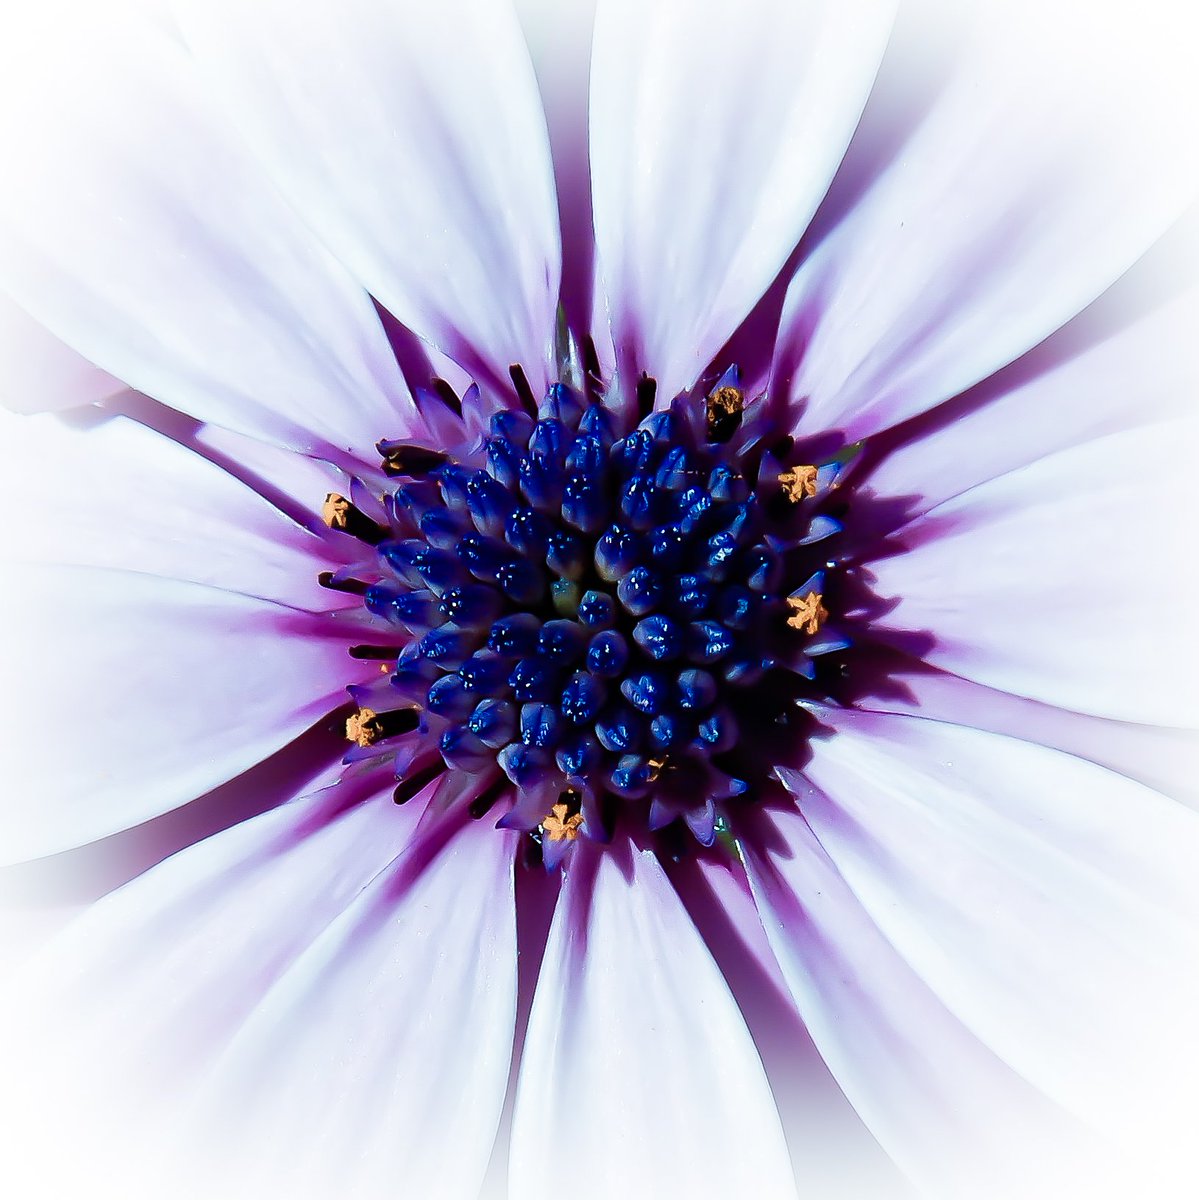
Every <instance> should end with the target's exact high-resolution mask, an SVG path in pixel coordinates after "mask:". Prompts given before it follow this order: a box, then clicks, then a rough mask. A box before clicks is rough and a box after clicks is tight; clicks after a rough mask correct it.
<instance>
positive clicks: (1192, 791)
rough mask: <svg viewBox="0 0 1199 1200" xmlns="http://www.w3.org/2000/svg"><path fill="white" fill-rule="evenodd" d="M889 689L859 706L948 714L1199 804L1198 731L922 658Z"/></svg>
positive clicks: (892, 679) (894, 674) (897, 674)
mask: <svg viewBox="0 0 1199 1200" xmlns="http://www.w3.org/2000/svg"><path fill="white" fill-rule="evenodd" d="M887 680H888V683H889V684H890V685H891V686H889V687H888V688H887V689H886V691H885V693H882V692H880V693H879V694H878V695H872V696H865V697H863V698H861V699H860V700H857V701H855V704H854V707H855V708H858V709H862V710H865V711H869V712H883V713H900V714H906V715H909V716H917V717H928V718H929V719H931V720H934V721H949V722H951V723H953V724H957V725H969V726H970V727H971V728H972V729H985V730H987V731H989V732H991V733H1003V734H1007V735H1008V736H1009V737H1014V738H1019V739H1020V740H1021V741H1025V742H1035V743H1036V744H1037V745H1039V746H1048V747H1049V748H1050V749H1053V750H1064V751H1066V753H1067V754H1074V755H1077V756H1078V757H1079V758H1085V759H1088V760H1090V761H1091V762H1094V763H1098V764H1099V765H1100V766H1103V767H1107V768H1108V769H1109V770H1111V771H1117V772H1119V773H1120V774H1121V775H1127V776H1128V777H1129V778H1130V779H1135V780H1137V781H1138V782H1140V783H1143V784H1145V785H1147V786H1148V787H1151V788H1154V789H1155V790H1156V791H1159V792H1161V793H1162V794H1163V795H1166V796H1170V797H1171V798H1172V799H1174V800H1178V801H1180V802H1181V803H1183V804H1185V805H1187V806H1188V807H1189V808H1193V809H1196V810H1199V731H1195V730H1187V729H1163V728H1161V727H1160V726H1156V725H1141V724H1136V723H1133V722H1129V721H1108V720H1104V719H1102V718H1100V717H1094V716H1091V715H1090V714H1088V713H1076V712H1071V711H1070V710H1069V709H1066V708H1058V707H1056V706H1054V705H1051V704H1043V703H1042V702H1040V701H1038V700H1029V699H1027V698H1026V697H1023V696H1013V695H1011V694H1010V693H1009V692H1001V691H998V690H996V689H995V688H989V687H985V686H984V685H983V684H981V683H975V682H974V681H973V680H970V679H963V678H962V677H961V676H960V675H952V674H950V673H949V672H947V671H937V670H929V669H928V668H927V667H925V666H923V665H918V666H915V667H912V668H910V669H904V668H895V669H892V670H890V671H889V672H888V675H887Z"/></svg>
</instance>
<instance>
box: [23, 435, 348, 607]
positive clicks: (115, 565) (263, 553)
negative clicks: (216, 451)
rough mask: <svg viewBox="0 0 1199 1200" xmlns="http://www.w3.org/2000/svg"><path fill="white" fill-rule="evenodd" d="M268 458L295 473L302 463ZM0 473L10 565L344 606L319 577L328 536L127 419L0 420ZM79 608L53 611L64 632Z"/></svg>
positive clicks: (320, 493)
mask: <svg viewBox="0 0 1199 1200" xmlns="http://www.w3.org/2000/svg"><path fill="white" fill-rule="evenodd" d="M251 445H255V444H253V443H251ZM255 448H256V449H257V446H255ZM259 453H261V451H259ZM276 454H278V455H280V456H283V457H286V458H287V459H291V460H294V461H295V462H296V464H297V468H299V469H301V470H303V466H302V464H306V463H307V462H308V461H309V460H307V459H302V458H301V457H300V456H298V455H295V454H291V453H290V452H286V451H276ZM0 469H2V470H3V474H4V478H5V481H6V483H7V485H8V487H9V489H10V494H11V495H12V496H13V497H19V498H20V503H19V508H18V510H17V511H16V512H15V515H14V516H13V517H11V518H10V519H9V521H7V522H6V523H5V526H4V528H3V530H0V552H2V553H3V555H4V560H5V561H6V562H7V563H10V564H17V563H42V564H61V565H69V566H88V567H105V568H112V569H114V570H124V571H136V572H139V573H142V574H147V575H156V576H160V577H162V578H164V579H175V580H185V581H188V582H192V583H202V584H206V585H210V586H212V587H217V588H224V589H227V590H229V591H234V592H241V593H243V594H245V595H247V596H257V597H261V598H263V599H268V600H274V601H278V602H279V603H280V604H284V605H287V606H289V607H292V608H303V609H308V610H310V611H316V612H319V611H324V610H326V609H330V608H334V607H338V606H339V601H340V602H341V603H342V604H344V603H345V597H343V596H342V597H339V596H335V595H333V594H332V593H330V592H328V591H326V590H325V589H323V588H321V587H320V586H319V585H318V583H317V580H316V577H317V575H318V573H319V572H320V571H322V570H325V569H326V568H327V567H328V565H329V560H330V558H331V557H332V556H333V555H334V554H335V553H336V551H335V550H333V549H331V546H330V541H331V540H330V539H326V538H322V537H320V536H317V535H316V534H313V533H309V532H307V531H306V530H305V529H302V528H301V527H300V526H298V525H297V524H296V523H295V522H293V521H291V520H290V519H288V518H287V517H285V516H284V515H283V513H282V512H280V511H279V509H277V508H276V507H275V506H274V505H272V504H270V503H268V502H267V501H266V500H264V499H263V498H262V496H260V495H257V494H256V493H255V492H254V491H252V490H251V489H250V488H249V487H248V486H247V485H246V484H244V483H241V482H239V481H238V480H237V479H235V478H234V477H233V476H232V475H230V474H228V473H227V472H226V471H224V470H222V469H221V468H220V467H218V466H216V465H214V464H213V463H212V462H209V461H208V460H206V459H204V458H202V457H200V455H198V454H196V453H193V452H192V451H191V450H188V449H185V448H184V447H183V446H181V445H179V444H178V443H176V442H173V441H171V440H170V439H168V438H166V437H163V436H162V435H161V434H158V433H155V432H153V431H152V430H150V429H147V428H146V427H145V426H143V425H139V424H136V423H134V422H133V421H130V420H127V419H125V418H124V417H112V418H109V419H106V420H102V421H101V422H99V423H97V424H85V425H72V424H67V423H66V422H65V421H63V420H61V419H59V418H57V417H55V416H53V415H50V414H43V415H39V416H29V417H19V416H11V415H9V414H7V413H0ZM327 478H328V477H327V476H326V477H325V478H324V479H322V478H320V477H318V476H314V477H313V478H312V485H313V486H312V491H311V493H310V494H308V495H307V496H306V497H304V500H305V501H306V505H307V509H308V513H309V514H310V515H311V516H312V517H314V518H315V515H316V513H317V512H319V510H320V507H321V504H322V502H323V501H324V498H325V490H326V489H327V487H328V484H327V482H325V479H327ZM322 485H323V486H322ZM78 602H79V601H78V598H71V599H69V600H67V602H66V607H65V608H60V609H59V611H58V613H57V619H58V620H59V621H60V622H61V628H63V629H64V630H65V629H69V624H70V614H71V612H72V611H73V609H74V606H75V605H77V604H78Z"/></svg>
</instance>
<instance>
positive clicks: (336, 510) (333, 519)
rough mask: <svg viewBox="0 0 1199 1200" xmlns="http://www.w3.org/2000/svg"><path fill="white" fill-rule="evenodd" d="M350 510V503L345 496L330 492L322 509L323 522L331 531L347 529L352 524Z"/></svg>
mask: <svg viewBox="0 0 1199 1200" xmlns="http://www.w3.org/2000/svg"><path fill="white" fill-rule="evenodd" d="M350 508H351V505H350V502H349V501H348V500H347V499H346V498H345V497H344V496H339V495H338V494H337V493H336V492H330V493H329V494H328V495H327V496H326V497H325V503H324V506H323V507H322V508H321V520H322V521H324V522H325V524H326V525H328V526H329V528H330V529H345V527H346V526H347V525H348V524H349V523H350Z"/></svg>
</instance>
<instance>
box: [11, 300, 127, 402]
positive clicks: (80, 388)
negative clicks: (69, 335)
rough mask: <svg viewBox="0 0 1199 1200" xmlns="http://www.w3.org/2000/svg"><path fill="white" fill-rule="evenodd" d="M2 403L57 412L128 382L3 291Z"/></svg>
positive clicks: (113, 391) (118, 389)
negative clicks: (97, 363)
mask: <svg viewBox="0 0 1199 1200" xmlns="http://www.w3.org/2000/svg"><path fill="white" fill-rule="evenodd" d="M0 371H2V372H3V374H2V376H0V406H2V407H3V408H6V409H9V410H11V411H12V412H29V413H31V412H43V411H57V410H59V409H64V408H75V407H78V406H79V405H84V404H95V403H96V402H97V401H100V400H105V399H108V398H109V397H111V396H116V395H118V394H119V393H121V392H123V391H124V390H125V385H124V384H123V383H122V382H121V381H120V380H119V379H114V378H113V377H112V376H111V375H109V374H107V373H106V372H104V371H101V370H100V368H99V367H96V366H93V365H92V364H91V363H90V362H88V361H87V359H85V358H81V357H80V356H79V355H78V354H76V353H75V351H74V350H72V349H71V348H70V347H69V346H66V345H64V344H63V343H62V342H60V341H59V340H58V338H56V337H55V336H54V335H53V334H52V333H51V332H50V331H49V330H48V329H46V328H44V327H43V326H41V325H39V324H38V323H37V322H36V321H34V320H33V319H32V318H31V317H30V316H29V315H28V314H27V313H26V312H25V310H24V309H22V308H19V307H18V306H17V305H16V304H14V303H13V302H12V301H11V300H10V299H9V298H8V297H7V296H5V295H4V294H3V293H0Z"/></svg>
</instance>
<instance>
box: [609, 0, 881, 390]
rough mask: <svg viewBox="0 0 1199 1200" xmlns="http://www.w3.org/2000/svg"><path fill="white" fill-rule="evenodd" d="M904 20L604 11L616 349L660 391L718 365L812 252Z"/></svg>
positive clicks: (740, 10) (818, 5)
mask: <svg viewBox="0 0 1199 1200" xmlns="http://www.w3.org/2000/svg"><path fill="white" fill-rule="evenodd" d="M892 8H893V5H891V4H889V3H886V2H884V0H879V2H877V3H876V2H875V0H871V2H870V3H867V4H859V5H855V6H853V7H852V9H851V8H847V7H846V6H844V5H837V4H834V3H828V2H825V0H797V2H795V3H789V4H777V3H771V2H770V0H752V2H750V3H743V4H740V5H737V6H736V7H731V6H729V5H724V4H720V3H717V2H716V0H702V2H698V3H697V2H696V0H666V2H664V3H660V4H654V5H650V6H647V5H645V4H639V3H636V0H602V3H601V4H600V5H599V9H598V15H597V20H596V33H595V50H594V57H593V60H592V80H591V171H592V188H593V195H594V205H595V227H596V242H597V245H598V249H599V266H600V272H601V276H602V280H603V284H604V288H605V291H606V293H607V298H608V306H609V311H610V313H611V319H612V323H613V333H614V336H615V339H616V345H617V348H618V350H619V351H620V352H621V353H622V354H623V355H625V356H628V358H629V359H630V360H631V361H630V362H629V363H628V365H629V366H632V367H633V368H635V369H642V368H644V369H645V370H648V371H649V372H650V373H651V374H653V375H655V376H657V378H658V382H659V393H660V394H661V395H664V396H666V397H669V396H672V395H674V393H675V392H676V391H678V390H679V389H680V388H682V387H683V386H685V385H687V384H690V383H691V382H692V381H693V380H694V379H695V378H696V377H697V376H698V375H699V374H700V372H701V371H703V370H704V369H705V367H706V366H707V365H708V362H709V361H710V360H711V359H712V358H713V357H714V355H715V354H716V352H717V351H718V350H719V349H720V347H721V346H722V345H723V344H724V342H725V341H726V340H727V339H728V338H729V336H730V335H731V334H732V332H733V330H734V329H735V327H736V326H737V324H738V323H739V322H740V321H741V320H742V318H744V317H745V315H746V314H747V313H748V312H749V310H750V309H751V308H752V307H753V305H754V304H756V303H757V301H758V299H759V297H760V296H761V295H762V293H763V292H764V291H765V290H766V287H767V286H768V284H769V283H770V282H771V280H772V279H773V278H774V276H775V275H776V274H777V272H778V271H779V269H780V268H781V267H782V265H783V263H784V261H785V260H786V258H787V256H788V255H789V254H790V253H791V251H792V249H793V248H794V246H795V244H796V243H797V242H798V241H799V238H800V235H801V234H802V233H803V230H804V227H805V226H806V224H807V222H808V220H809V218H810V217H811V215H812V213H813V211H814V210H815V208H816V205H817V204H818V203H819V202H820V199H821V197H822V196H823V194H824V190H825V188H826V187H827V185H828V182H829V180H830V178H831V177H832V175H833V172H834V171H835V170H836V168H837V164H838V163H839V161H840V159H841V155H842V152H843V151H844V149H845V146H846V144H847V143H848V141H849V138H850V135H851V134H852V133H853V129H854V124H855V122H856V121H857V119H858V116H859V114H860V112H861V110H862V106H863V104H865V102H866V96H867V94H868V93H869V90H870V85H871V82H872V80H873V78H874V73H875V71H876V69H877V67H878V63H879V59H880V57H881V55H882V51H883V47H884V45H885V42H886V38H887V33H888V30H889V26H890V19H891V12H892Z"/></svg>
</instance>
